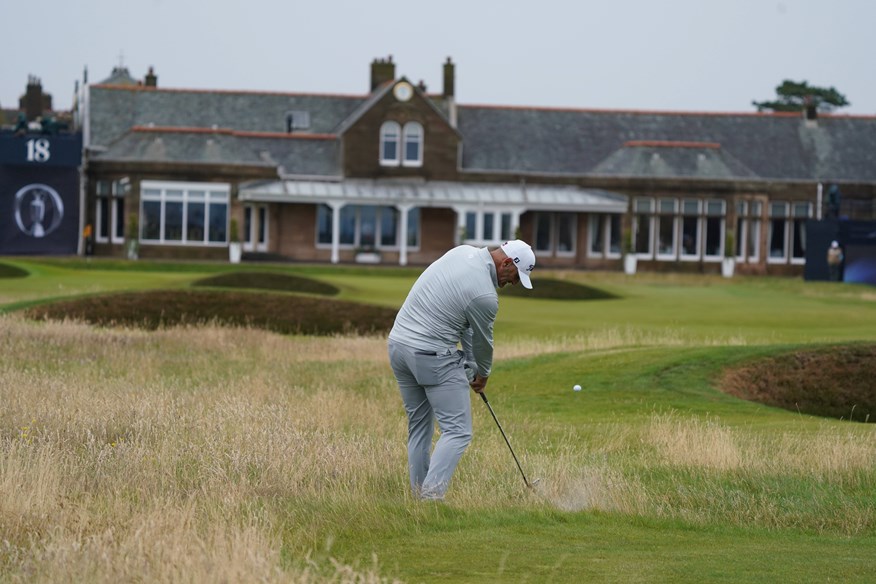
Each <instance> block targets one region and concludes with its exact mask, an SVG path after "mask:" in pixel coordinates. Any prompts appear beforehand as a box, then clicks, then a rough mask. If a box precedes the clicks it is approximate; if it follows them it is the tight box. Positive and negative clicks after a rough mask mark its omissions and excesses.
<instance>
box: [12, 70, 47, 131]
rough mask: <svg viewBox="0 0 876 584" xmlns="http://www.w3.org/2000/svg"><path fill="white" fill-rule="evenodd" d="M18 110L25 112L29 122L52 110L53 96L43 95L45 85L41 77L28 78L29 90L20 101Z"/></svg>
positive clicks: (30, 76) (32, 76)
mask: <svg viewBox="0 0 876 584" xmlns="http://www.w3.org/2000/svg"><path fill="white" fill-rule="evenodd" d="M18 109H20V110H24V115H25V116H26V117H27V121H29V122H32V121H33V120H35V119H37V118H38V117H40V116H41V115H43V112H46V111H51V110H52V96H51V95H49V94H48V93H43V84H42V81H40V79H39V77H36V76H34V75H29V76H28V78H27V90H26V91H25V93H24V95H22V96H21V98H20V99H19V100H18Z"/></svg>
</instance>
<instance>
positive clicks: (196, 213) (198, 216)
mask: <svg viewBox="0 0 876 584" xmlns="http://www.w3.org/2000/svg"><path fill="white" fill-rule="evenodd" d="M205 208H206V205H204V203H189V207H188V216H187V217H186V241H197V242H202V241H204V234H205V233H206V230H205V227H206V224H205V221H204V212H205Z"/></svg>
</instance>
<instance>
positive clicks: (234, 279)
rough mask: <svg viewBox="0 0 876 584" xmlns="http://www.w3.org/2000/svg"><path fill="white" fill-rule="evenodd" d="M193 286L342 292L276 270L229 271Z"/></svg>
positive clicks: (316, 281)
mask: <svg viewBox="0 0 876 584" xmlns="http://www.w3.org/2000/svg"><path fill="white" fill-rule="evenodd" d="M192 286H208V287H215V288H248V289H254V290H278V291H281V292H301V293H305V294H320V295H322V296H337V295H338V293H339V292H340V290H339V289H338V287H337V286H333V285H331V284H327V283H325V282H320V281H319V280H314V279H312V278H305V277H303V276H295V275H292V274H278V273H276V272H245V271H244V272H228V273H225V274H217V275H215V276H210V277H207V278H203V279H201V280H197V281H195V282H192Z"/></svg>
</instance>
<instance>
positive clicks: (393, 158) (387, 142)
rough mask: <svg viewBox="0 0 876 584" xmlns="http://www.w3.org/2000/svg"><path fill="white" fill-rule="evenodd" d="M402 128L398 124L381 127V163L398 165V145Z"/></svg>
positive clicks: (387, 124) (391, 123) (389, 123)
mask: <svg viewBox="0 0 876 584" xmlns="http://www.w3.org/2000/svg"><path fill="white" fill-rule="evenodd" d="M400 134H401V126H399V125H398V123H396V122H385V123H384V124H383V125H382V126H381V127H380V161H381V162H384V163H386V162H388V163H395V164H398V159H399V156H398V155H399V152H398V143H399V138H400Z"/></svg>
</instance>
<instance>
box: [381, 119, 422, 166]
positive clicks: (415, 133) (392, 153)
mask: <svg viewBox="0 0 876 584" xmlns="http://www.w3.org/2000/svg"><path fill="white" fill-rule="evenodd" d="M423 133H424V132H423V125H422V124H420V123H418V122H408V123H407V124H405V125H404V128H402V126H401V124H399V123H398V122H384V123H383V125H382V126H380V164H381V166H423Z"/></svg>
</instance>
